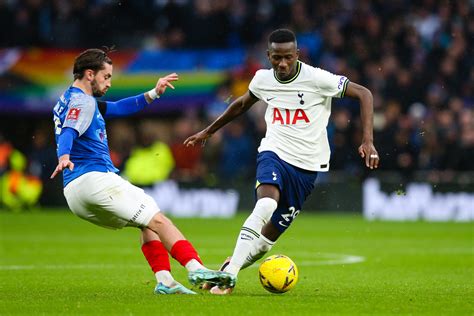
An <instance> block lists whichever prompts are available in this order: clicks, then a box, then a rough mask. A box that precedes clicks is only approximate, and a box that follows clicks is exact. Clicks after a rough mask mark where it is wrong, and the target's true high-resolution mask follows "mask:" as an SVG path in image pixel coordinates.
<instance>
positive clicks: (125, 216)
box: [64, 171, 160, 229]
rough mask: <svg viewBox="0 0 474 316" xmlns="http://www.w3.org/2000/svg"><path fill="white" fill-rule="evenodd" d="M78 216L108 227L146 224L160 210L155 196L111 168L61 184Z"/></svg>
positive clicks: (67, 199)
mask: <svg viewBox="0 0 474 316" xmlns="http://www.w3.org/2000/svg"><path fill="white" fill-rule="evenodd" d="M64 196H65V197H66V201H67V204H68V205H69V208H70V209H71V211H72V212H73V213H74V214H76V215H77V216H79V217H81V218H83V219H85V220H87V221H89V222H91V223H94V224H96V225H99V226H103V227H106V228H111V229H119V228H122V227H124V226H135V227H145V226H147V225H148V223H149V222H150V220H151V219H152V218H153V216H155V214H156V213H158V212H159V211H160V209H159V208H158V205H157V204H156V202H155V200H153V198H151V197H150V196H149V195H147V194H146V193H145V192H144V191H143V190H142V189H140V188H138V187H136V186H134V185H133V184H131V183H130V182H128V181H126V180H125V179H123V178H122V177H120V176H118V175H117V174H115V173H113V172H107V173H105V172H96V171H93V172H88V173H86V174H83V175H82V176H80V177H79V178H77V179H74V180H73V181H71V182H70V183H68V185H67V186H66V187H65V188H64Z"/></svg>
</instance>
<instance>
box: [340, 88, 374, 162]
mask: <svg viewBox="0 0 474 316" xmlns="http://www.w3.org/2000/svg"><path fill="white" fill-rule="evenodd" d="M345 95H346V96H348V97H352V98H356V99H359V102H360V118H361V121H362V133H363V135H362V144H361V145H360V146H359V155H360V156H361V157H362V158H363V159H365V165H366V166H367V167H368V168H370V169H374V168H377V167H378V166H379V154H378V153H377V150H376V149H375V146H374V134H373V133H374V132H373V126H374V123H373V122H374V105H373V104H374V99H373V97H372V93H371V92H370V90H369V89H367V88H366V87H364V86H361V85H359V84H357V83H354V82H349V84H348V85H347V90H346V93H345Z"/></svg>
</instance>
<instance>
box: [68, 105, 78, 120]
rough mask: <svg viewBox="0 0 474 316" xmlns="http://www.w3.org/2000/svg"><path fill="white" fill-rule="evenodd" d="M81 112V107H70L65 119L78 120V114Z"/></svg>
mask: <svg viewBox="0 0 474 316" xmlns="http://www.w3.org/2000/svg"><path fill="white" fill-rule="evenodd" d="M80 113H81V109H77V108H72V109H70V110H69V112H68V114H67V117H66V119H67V120H76V121H77V120H78V119H79V114H80Z"/></svg>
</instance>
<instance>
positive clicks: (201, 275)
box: [148, 213, 236, 286]
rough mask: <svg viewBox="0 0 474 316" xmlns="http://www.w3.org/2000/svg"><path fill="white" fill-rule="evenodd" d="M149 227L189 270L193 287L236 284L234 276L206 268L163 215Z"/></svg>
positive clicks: (190, 246)
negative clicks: (208, 284)
mask: <svg viewBox="0 0 474 316" xmlns="http://www.w3.org/2000/svg"><path fill="white" fill-rule="evenodd" d="M148 227H149V228H150V229H152V230H153V231H154V232H156V233H157V234H158V235H159V236H160V239H161V240H162V242H163V245H164V246H165V247H166V249H167V250H168V251H169V253H170V254H171V256H172V257H173V258H174V259H176V261H178V262H179V263H180V264H181V265H182V266H183V267H185V268H186V269H187V270H188V280H189V281H190V283H191V284H192V285H197V286H199V285H201V284H202V283H204V282H212V283H213V284H217V285H220V286H230V285H233V284H235V279H236V278H235V277H234V276H233V275H231V274H229V273H227V272H223V271H214V270H210V269H208V268H206V267H205V266H204V265H203V264H202V261H201V258H199V255H198V253H197V251H196V250H195V249H194V247H193V245H192V244H191V243H190V242H189V241H188V240H186V239H185V237H184V236H183V234H182V233H181V232H180V231H179V230H178V228H176V226H174V224H173V223H172V222H171V220H169V219H168V218H167V217H166V216H164V215H163V214H161V213H157V214H156V215H155V216H154V217H153V219H152V220H151V221H150V223H149V224H148Z"/></svg>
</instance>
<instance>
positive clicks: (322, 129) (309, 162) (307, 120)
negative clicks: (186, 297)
mask: <svg viewBox="0 0 474 316" xmlns="http://www.w3.org/2000/svg"><path fill="white" fill-rule="evenodd" d="M298 55H299V53H298V48H297V42H296V37H295V35H294V33H293V32H292V31H290V30H287V29H279V30H275V31H274V32H272V33H271V34H270V36H269V39H268V50H267V57H268V60H269V61H270V64H271V65H272V69H261V70H258V71H257V72H256V74H255V76H254V77H253V79H252V81H251V82H250V85H249V89H248V91H247V93H245V94H244V95H242V96H240V97H239V98H237V99H236V100H234V101H233V102H232V103H231V104H230V105H229V106H228V108H227V109H226V110H225V111H224V113H223V114H222V115H221V116H220V117H218V118H217V119H216V120H215V121H214V122H213V123H211V124H210V125H209V126H208V127H206V128H205V129H204V130H202V131H200V132H198V133H196V134H194V135H192V136H190V137H189V138H188V139H186V140H185V141H184V143H185V145H187V146H190V145H191V146H194V145H195V144H199V143H201V144H203V145H204V144H205V141H206V139H208V138H209V137H211V136H212V135H213V134H214V133H215V132H216V131H217V130H219V129H220V128H221V127H223V126H224V125H225V124H227V123H228V122H230V121H232V120H233V119H234V118H236V117H238V116H239V115H241V114H242V113H244V112H246V111H247V110H248V109H249V108H250V107H251V106H253V105H254V104H255V103H256V102H257V101H259V100H262V101H264V102H266V103H267V109H266V112H265V122H266V124H267V131H266V134H265V137H264V138H263V139H262V141H261V143H260V147H259V148H258V152H259V153H258V156H257V174H256V185H255V190H256V200H257V201H256V204H255V207H254V209H253V211H252V213H251V214H250V216H249V217H248V218H247V220H246V221H245V222H244V224H243V226H242V228H241V230H240V233H239V236H238V238H237V243H236V245H235V248H234V252H233V254H232V257H230V258H227V260H226V261H225V262H224V264H223V266H222V268H221V270H223V271H227V272H229V273H231V274H233V275H235V276H236V277H237V274H238V273H239V271H240V270H241V269H243V268H246V267H248V266H250V265H251V264H253V263H254V262H255V261H257V260H258V259H260V258H261V257H262V256H263V255H264V254H265V253H266V252H268V251H269V250H270V249H271V248H272V246H273V245H274V244H275V241H276V240H277V239H278V238H279V237H280V235H281V234H283V233H284V232H285V230H286V229H287V228H288V227H289V226H290V225H291V223H292V222H293V220H294V219H295V218H296V216H297V215H298V214H299V213H300V211H301V210H302V206H303V202H304V201H305V199H306V198H307V196H308V195H309V194H310V193H311V191H312V189H313V188H314V183H315V181H316V177H317V175H318V172H325V171H328V170H329V158H330V148H329V141H328V138H327V132H326V126H327V124H328V120H329V116H330V114H331V99H332V98H333V97H337V98H342V97H345V96H349V97H352V98H356V99H358V100H359V102H360V107H361V121H362V128H363V137H362V144H361V145H360V147H359V149H358V152H359V154H360V156H361V157H362V158H363V159H364V160H365V165H366V166H367V167H368V168H370V169H374V168H377V167H378V164H379V156H378V153H377V150H376V149H375V147H374V144H373V98H372V94H371V93H370V91H369V90H368V89H367V88H365V87H363V86H361V85H358V84H356V83H353V82H350V81H349V80H348V79H347V78H346V77H345V76H340V75H335V74H332V73H330V72H327V71H325V70H323V69H320V68H316V67H312V66H310V65H307V64H305V63H303V62H301V61H299V60H298ZM204 286H205V288H210V290H211V293H213V294H229V293H231V292H232V289H233V286H226V285H224V286H219V285H215V286H213V287H212V288H211V285H210V284H205V285H204Z"/></svg>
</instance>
